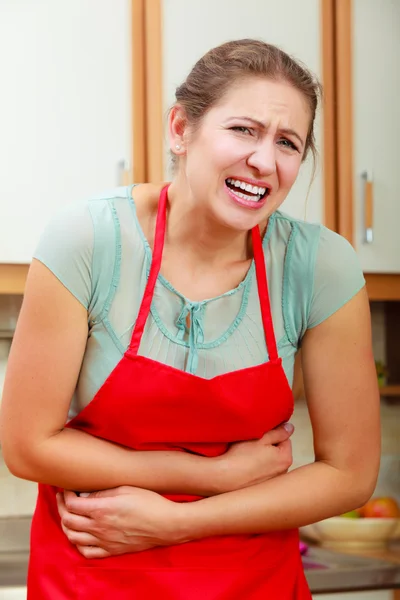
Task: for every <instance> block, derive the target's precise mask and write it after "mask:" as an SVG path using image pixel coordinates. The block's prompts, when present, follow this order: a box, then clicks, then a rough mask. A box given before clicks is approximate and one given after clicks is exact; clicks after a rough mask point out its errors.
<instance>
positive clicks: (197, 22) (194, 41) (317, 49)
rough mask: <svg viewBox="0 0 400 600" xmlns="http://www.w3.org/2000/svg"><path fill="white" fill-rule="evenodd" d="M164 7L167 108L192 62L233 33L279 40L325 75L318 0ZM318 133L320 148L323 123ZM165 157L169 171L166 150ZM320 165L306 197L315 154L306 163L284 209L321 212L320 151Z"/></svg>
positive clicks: (173, 1)
mask: <svg viewBox="0 0 400 600" xmlns="http://www.w3.org/2000/svg"><path fill="white" fill-rule="evenodd" d="M162 9H163V78H164V81H163V90H164V100H163V101H164V105H163V109H164V114H166V113H167V111H168V109H169V107H170V106H171V105H172V104H173V102H174V100H175V95H174V94H175V89H176V87H177V86H178V85H180V84H181V83H182V81H183V80H184V79H185V77H186V75H187V74H188V72H189V71H190V69H191V67H192V66H193V65H194V63H195V62H196V61H197V60H198V59H199V58H200V57H201V56H202V55H203V54H204V53H205V52H207V50H209V49H210V48H212V47H214V46H217V45H219V44H221V43H223V42H226V41H228V40H231V39H240V38H258V39H262V40H264V41H266V42H268V43H272V44H276V45H278V46H280V47H281V48H282V49H283V50H285V51H286V52H288V53H289V54H293V55H294V56H295V57H297V58H298V59H300V60H301V61H302V62H304V63H305V64H306V65H307V66H308V67H309V68H310V69H311V70H312V71H313V72H314V73H316V74H317V76H318V77H319V78H321V65H322V60H321V34H320V0H301V2H299V0H279V2H277V1H276V0H262V1H260V0H245V1H243V0H189V1H188V0H163V2H162ZM316 133H317V144H318V147H319V148H320V147H321V143H320V142H321V133H320V124H319V123H318V129H317V132H316ZM320 153H321V152H320ZM165 157H166V158H165V165H166V166H165V176H166V177H167V175H168V155H167V150H166V152H165ZM318 165H319V169H318V174H317V177H316V179H315V181H314V183H313V186H312V188H311V193H310V196H309V199H308V202H307V203H306V197H307V193H308V188H309V185H310V180H311V173H312V163H311V160H309V161H308V164H305V165H303V168H302V172H301V175H300V178H299V180H298V182H296V184H295V186H294V188H293V189H292V191H291V193H290V196H289V197H288V199H287V200H286V201H285V203H284V205H283V207H282V210H284V211H286V212H288V213H290V214H292V215H294V216H296V217H299V218H304V217H305V216H306V218H307V220H310V221H320V220H321V219H322V218H323V189H322V177H321V168H322V156H320V159H319V161H318ZM306 205H307V206H306Z"/></svg>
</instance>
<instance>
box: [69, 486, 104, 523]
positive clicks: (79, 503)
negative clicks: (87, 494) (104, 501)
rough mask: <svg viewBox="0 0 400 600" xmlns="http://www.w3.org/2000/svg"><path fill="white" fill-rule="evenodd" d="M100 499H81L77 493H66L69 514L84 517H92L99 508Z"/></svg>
mask: <svg viewBox="0 0 400 600" xmlns="http://www.w3.org/2000/svg"><path fill="white" fill-rule="evenodd" d="M99 501H100V499H99V498H84V497H83V498H81V497H80V496H77V495H76V494H75V492H70V491H68V490H65V491H64V502H65V506H66V507H67V509H68V512H71V513H74V514H75V515H81V516H83V517H89V518H90V517H91V515H92V514H93V512H94V511H95V510H97V509H98V508H99Z"/></svg>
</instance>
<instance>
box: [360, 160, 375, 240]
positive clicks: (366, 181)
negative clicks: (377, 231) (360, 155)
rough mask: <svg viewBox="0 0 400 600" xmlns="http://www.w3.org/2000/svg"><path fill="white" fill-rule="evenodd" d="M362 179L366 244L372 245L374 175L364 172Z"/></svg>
mask: <svg viewBox="0 0 400 600" xmlns="http://www.w3.org/2000/svg"><path fill="white" fill-rule="evenodd" d="M361 178H362V182H363V194H364V244H372V242H373V241H374V229H373V226H374V221H373V215H374V183H373V179H372V173H370V172H368V171H363V173H361Z"/></svg>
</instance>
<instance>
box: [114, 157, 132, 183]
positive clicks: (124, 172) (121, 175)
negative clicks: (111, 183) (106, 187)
mask: <svg viewBox="0 0 400 600" xmlns="http://www.w3.org/2000/svg"><path fill="white" fill-rule="evenodd" d="M130 176H131V164H130V162H129V160H126V159H124V158H123V159H121V160H119V161H118V164H117V180H118V183H117V185H118V186H125V185H129V183H130V181H129V180H130Z"/></svg>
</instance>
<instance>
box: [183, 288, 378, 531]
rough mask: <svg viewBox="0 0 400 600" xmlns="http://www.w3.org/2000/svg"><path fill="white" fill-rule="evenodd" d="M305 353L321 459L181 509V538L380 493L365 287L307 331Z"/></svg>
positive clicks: (287, 519) (289, 520) (284, 520)
mask: <svg viewBox="0 0 400 600" xmlns="http://www.w3.org/2000/svg"><path fill="white" fill-rule="evenodd" d="M302 355H303V356H302V359H303V369H304V382H305V391H306V397H307V401H308V406H309V411H310V416H311V421H312V426H313V432H314V449H315V459H316V460H315V463H313V464H311V465H307V466H304V467H301V468H298V469H295V470H293V471H291V472H290V473H287V474H283V475H281V476H279V477H276V478H275V479H271V480H269V481H266V482H264V483H260V484H258V485H255V486H253V487H249V488H247V489H242V490H238V491H233V492H229V493H226V494H222V495H220V496H216V497H214V498H207V499H204V500H201V501H200V502H196V503H192V504H187V505H185V506H182V507H180V517H181V519H182V520H181V521H180V526H181V528H177V531H179V535H180V536H181V537H180V539H182V538H183V539H194V538H199V537H207V536H213V535H225V534H236V533H253V532H254V533H257V532H262V531H270V530H279V529H286V528H293V527H299V526H302V525H305V524H308V523H311V522H315V521H318V520H320V519H324V518H327V517H330V516H333V515H337V514H340V513H342V512H345V511H347V510H350V509H353V508H355V507H358V506H360V505H362V504H363V503H364V502H366V501H367V499H368V498H369V497H370V496H371V494H372V493H373V490H374V487H375V484H376V478H377V474H378V469H379V456H380V413H379V410H380V409H379V405H380V402H379V393H378V388H377V381H376V373H375V366H374V359H373V355H372V345H371V331H370V313H369V304H368V298H367V294H366V290H365V289H363V290H361V291H360V292H359V293H358V294H357V295H356V296H355V297H354V298H353V299H352V300H351V301H350V302H348V303H347V304H346V305H345V306H344V307H343V308H341V309H340V310H339V311H338V312H337V313H335V314H334V315H333V316H332V317H330V318H329V319H327V320H326V321H325V322H323V323H321V324H320V325H318V326H317V327H315V328H314V329H311V330H309V331H308V332H307V333H306V335H305V338H304V344H303V349H302ZM182 527H183V529H182Z"/></svg>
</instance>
